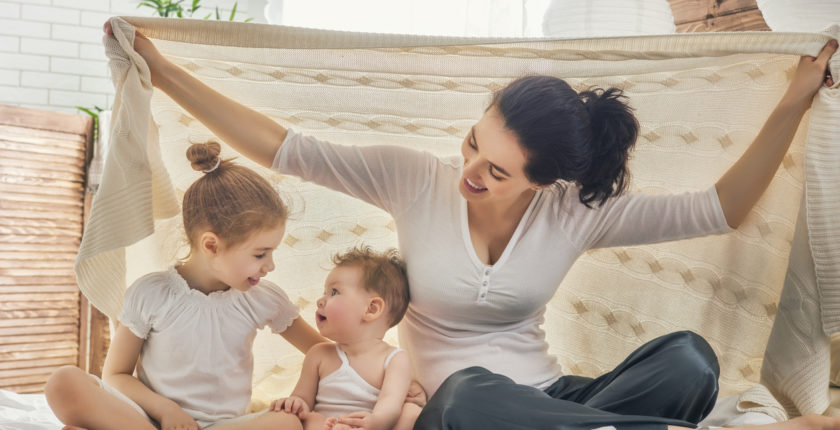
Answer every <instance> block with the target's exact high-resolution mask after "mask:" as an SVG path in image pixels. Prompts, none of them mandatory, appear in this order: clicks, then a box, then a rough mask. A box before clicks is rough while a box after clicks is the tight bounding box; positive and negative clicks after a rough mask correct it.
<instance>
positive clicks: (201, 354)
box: [118, 267, 298, 423]
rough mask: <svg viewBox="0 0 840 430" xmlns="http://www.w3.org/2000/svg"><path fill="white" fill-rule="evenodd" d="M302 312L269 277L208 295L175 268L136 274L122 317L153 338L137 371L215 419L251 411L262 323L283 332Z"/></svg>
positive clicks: (199, 414) (196, 413)
mask: <svg viewBox="0 0 840 430" xmlns="http://www.w3.org/2000/svg"><path fill="white" fill-rule="evenodd" d="M297 316H298V307H297V306H296V305H294V304H293V303H291V301H290V300H289V298H288V296H286V294H285V293H284V292H283V291H282V290H281V289H280V288H279V287H278V286H276V285H274V284H273V283H271V282H269V281H266V280H261V281H260V283H259V284H257V285H256V286H254V287H252V288H251V289H249V290H248V291H244V292H243V291H239V290H236V289H233V288H230V289H228V290H225V291H218V292H213V293H211V294H209V295H207V294H204V293H202V292H200V291H198V290H194V289H191V288H189V286H188V285H187V282H186V281H185V280H184V278H182V277H181V276H180V274H178V272H177V270H175V268H174V267H171V268H169V270H167V271H164V272H155V273H150V274H148V275H145V276H143V277H141V278H140V279H138V280H137V281H135V282H134V284H132V286H131V287H129V289H128V290H127V291H126V294H125V300H124V303H123V309H122V312H121V313H120V315H119V317H118V319H119V321H120V323H122V324H123V325H125V326H126V327H128V328H129V329H131V331H132V333H134V334H135V335H136V336H137V337H140V338H142V339H145V342H144V344H143V348H142V350H141V351H140V361H139V362H138V364H137V377H138V378H139V379H140V380H141V381H142V382H143V383H144V384H146V386H147V387H149V388H151V389H152V390H153V391H155V392H156V393H158V394H160V395H162V396H165V397H167V398H169V399H172V400H174V401H175V402H176V403H178V405H180V406H181V407H182V408H183V409H184V410H185V411H186V412H187V413H188V414H189V415H190V416H192V417H193V418H194V419H196V420H197V421H199V422H205V423H212V422H215V421H218V420H221V419H226V418H233V417H237V416H240V415H242V414H244V413H245V412H246V411H247V408H248V405H249V403H250V401H251V382H252V381H251V378H252V373H253V368H254V358H253V354H252V346H253V342H254V337H255V336H256V334H257V330H258V329H260V328H262V327H265V326H268V327H270V328H271V330H272V331H274V332H275V333H280V332H283V331H284V330H286V328H288V327H289V326H290V325H291V324H292V322H293V321H294V320H295V318H297Z"/></svg>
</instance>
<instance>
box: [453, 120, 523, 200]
mask: <svg viewBox="0 0 840 430" xmlns="http://www.w3.org/2000/svg"><path fill="white" fill-rule="evenodd" d="M461 154H462V155H463V156H464V170H463V172H462V174H461V181H460V183H459V184H458V190H459V191H460V192H461V195H462V196H464V198H465V199H467V201H469V202H487V203H492V202H499V203H509V202H511V201H514V200H516V199H517V198H519V197H520V196H522V194H523V193H525V192H526V191H529V190H532V189H535V188H538V186H537V185H536V184H533V183H531V181H529V180H528V177H527V176H526V175H525V164H526V163H527V161H528V158H527V154H526V152H525V150H524V149H522V146H521V145H520V144H519V140H518V139H517V137H516V135H515V134H514V133H513V132H512V131H511V130H508V129H507V128H505V122H504V119H503V118H502V116H501V114H500V113H499V111H498V110H497V109H496V108H495V107H491V108H490V109H488V110H487V112H485V113H484V116H482V117H481V119H480V120H479V121H478V122H477V123H476V124H475V125H474V126H473V127H472V129H471V130H470V132H469V133H468V134H467V136H466V138H464V142H463V143H462V144H461Z"/></svg>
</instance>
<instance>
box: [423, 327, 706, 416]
mask: <svg viewBox="0 0 840 430" xmlns="http://www.w3.org/2000/svg"><path fill="white" fill-rule="evenodd" d="M719 374H720V367H719V366H718V361H717V357H716V356H715V353H714V351H712V348H711V347H710V346H709V344H708V343H707V342H706V341H705V340H704V339H703V338H702V337H700V336H699V335H697V334H695V333H692V332H688V331H682V332H677V333H671V334H668V335H665V336H662V337H660V338H657V339H654V340H652V341H650V342H648V343H646V344H645V345H642V347H640V348H639V349H637V350H636V351H634V352H633V353H632V354H630V356H629V357H627V359H626V360H624V362H622V363H621V364H619V365H618V367H616V368H615V369H614V370H613V371H611V372H609V373H606V374H604V375H601V376H600V377H598V378H595V379H592V378H585V377H581V376H563V377H561V378H560V379H558V380H557V381H556V382H555V383H554V384H552V385H551V386H550V387H548V388H547V389H546V390H545V391H541V390H539V389H537V388H533V387H530V386H526V385H518V384H516V383H514V382H513V381H512V380H511V379H510V378H508V377H506V376H502V375H498V374H495V373H492V372H490V371H488V370H487V369H484V368H482V367H470V368H467V369H463V370H460V371H458V372H455V373H454V374H452V375H451V376H450V377H449V378H447V379H446V380H445V381H444V382H443V384H442V385H441V386H440V388H439V389H438V391H437V392H436V393H435V394H434V395H433V396H432V398H431V399H429V403H428V404H427V405H426V407H424V408H423V411H422V412H421V414H420V417H419V418H418V419H417V424H416V425H415V426H414V429H415V430H432V429H445V430H456V429H457V430H473V429H475V430H478V429H481V430H495V429H498V430H524V429H552V430H559V429H563V430H566V429H569V430H584V429H586V430H589V429H594V428H598V427H604V426H614V427H615V428H617V429H618V430H622V429H664V428H665V427H666V426H668V425H674V426H681V427H689V428H694V427H696V424H697V423H698V422H699V421H700V420H702V419H703V418H704V417H705V416H706V415H708V414H709V412H711V410H712V407H713V406H714V404H715V400H716V399H717V394H718V376H719Z"/></svg>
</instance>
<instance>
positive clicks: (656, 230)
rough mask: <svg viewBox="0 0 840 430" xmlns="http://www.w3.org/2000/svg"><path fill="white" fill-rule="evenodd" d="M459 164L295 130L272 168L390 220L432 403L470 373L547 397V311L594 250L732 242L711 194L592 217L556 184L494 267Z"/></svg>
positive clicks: (617, 206) (571, 191) (639, 203)
mask: <svg viewBox="0 0 840 430" xmlns="http://www.w3.org/2000/svg"><path fill="white" fill-rule="evenodd" d="M463 163H464V162H463V159H462V158H461V157H451V158H446V159H441V158H438V157H435V156H434V155H432V154H429V153H425V152H418V151H413V150H410V149H407V148H402V147H398V146H364V147H354V146H342V145H335V144H330V143H326V142H322V141H319V140H317V139H314V138H311V137H306V136H303V135H300V134H298V133H295V132H293V131H291V130H290V131H289V134H288V136H287V137H286V140H285V141H284V143H283V145H282V146H281V148H280V150H279V151H278V152H277V154H276V156H275V159H274V165H273V168H274V169H275V170H277V171H279V172H281V173H287V174H292V175H295V176H299V177H301V178H302V179H304V180H308V181H312V182H315V183H318V184H321V185H324V186H326V187H329V188H332V189H334V190H337V191H341V192H343V193H346V194H348V195H351V196H354V197H356V198H359V199H361V200H364V201H366V202H369V203H371V204H374V205H376V206H378V207H380V208H382V209H384V210H386V211H387V212H389V213H390V214H391V215H392V216H393V217H394V221H395V223H396V226H397V235H398V241H399V246H400V251H401V253H402V255H403V257H404V258H405V260H406V263H407V266H408V280H409V286H410V289H411V303H410V305H409V308H408V312H407V313H406V315H405V318H404V319H403V321H402V322H401V323H400V325H399V339H400V345H401V346H402V347H403V348H404V349H405V350H407V351H408V353H409V355H410V357H411V361H412V365H413V367H414V372H415V375H416V377H417V378H418V380H419V382H420V383H421V384H422V385H423V387H424V388H425V389H426V392H427V393H428V394H429V395H432V394H433V393H434V392H435V391H436V390H437V389H438V387H439V386H440V384H441V383H442V382H443V380H444V379H446V377H447V376H449V375H450V374H452V373H453V372H455V371H457V370H460V369H463V368H465V367H469V366H483V367H485V368H487V369H489V370H491V371H493V372H496V373H500V374H503V375H507V376H508V377H510V378H512V379H513V380H514V381H516V382H518V383H520V384H526V385H530V386H534V387H538V388H541V389H544V388H546V387H547V386H548V385H550V384H551V383H552V382H553V381H554V380H556V379H557V378H558V377H559V376H561V375H562V373H561V371H560V367H559V365H558V364H557V360H556V359H555V357H554V356H551V355H549V354H548V344H547V343H546V341H545V333H544V332H543V330H542V328H541V327H540V324H541V323H542V321H543V313H544V312H545V306H546V303H548V301H549V300H550V299H551V297H552V296H553V295H554V292H555V291H556V290H557V287H558V286H559V284H560V281H561V280H562V279H563V277H564V276H565V275H566V273H567V272H568V270H569V268H570V267H571V266H572V264H573V263H574V262H575V260H576V259H577V258H578V256H580V255H581V254H582V253H583V252H585V251H586V250H588V249H592V248H599V247H610V246H619V245H630V244H640V243H652V242H660V241H666V240H674V239H682V238H687V237H692V236H699V235H706V234H711V233H724V232H729V231H731V228H730V227H729V226H728V225H727V224H726V219H725V217H724V215H723V211H722V209H721V207H720V201H719V199H718V197H717V192H716V190H715V187H714V186H712V187H711V188H709V189H708V190H706V191H702V192H694V193H684V194H676V195H644V194H635V193H629V194H625V195H623V196H621V197H617V198H611V199H609V200H608V201H607V202H606V203H605V204H604V205H603V206H601V207H597V206H596V207H595V208H594V209H589V208H587V207H585V206H584V205H583V204H581V203H580V201H579V200H578V188H577V187H576V186H574V185H571V184H558V185H557V186H555V187H550V188H546V189H543V190H541V191H538V192H537V193H536V195H535V196H534V198H533V199H532V201H531V203H530V206H529V207H528V210H527V211H526V212H525V215H524V216H523V217H522V220H521V221H520V223H519V226H518V227H517V228H516V231H515V232H514V234H513V237H512V238H511V239H510V242H509V243H508V245H507V247H506V248H505V250H504V252H503V253H502V255H501V256H500V257H499V260H498V261H497V262H496V263H495V264H494V265H492V266H491V265H486V264H484V263H482V262H481V261H480V260H479V259H478V257H477V255H476V253H475V249H474V248H473V245H472V241H471V240H470V235H469V228H468V224H467V204H466V200H464V198H463V196H461V194H460V192H459V191H458V183H459V181H460V176H461V168H462V166H463Z"/></svg>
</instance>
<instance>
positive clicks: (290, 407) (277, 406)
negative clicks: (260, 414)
mask: <svg viewBox="0 0 840 430" xmlns="http://www.w3.org/2000/svg"><path fill="white" fill-rule="evenodd" d="M269 409H270V410H272V411H274V412H286V413H288V414H295V415H297V417H298V418H300V419H304V418H305V417H306V414H308V413H309V405H308V404H306V402H305V401H304V400H303V399H302V398H300V397H298V396H289V397H286V398H285V399H277V400H275V401H273V402H271V406H270V407H269Z"/></svg>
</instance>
